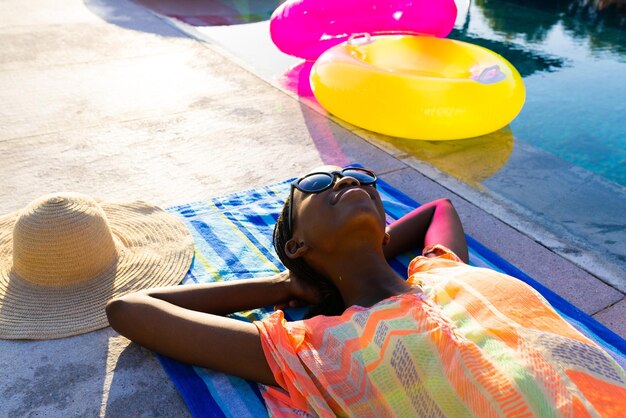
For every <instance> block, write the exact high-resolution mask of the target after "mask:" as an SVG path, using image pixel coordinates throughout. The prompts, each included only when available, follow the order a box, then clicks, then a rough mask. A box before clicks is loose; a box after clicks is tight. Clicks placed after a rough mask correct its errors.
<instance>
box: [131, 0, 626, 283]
mask: <svg viewBox="0 0 626 418" xmlns="http://www.w3.org/2000/svg"><path fill="white" fill-rule="evenodd" d="M137 1H138V2H140V3H143V2H145V1H146V0H137ZM150 3H151V5H152V7H154V4H155V3H154V2H150ZM202 3H203V4H204V6H205V10H204V11H202V12H199V11H198V10H194V11H193V13H188V14H187V16H184V15H181V14H178V15H177V19H178V20H172V22H174V23H175V24H176V25H177V26H178V27H180V28H182V29H183V30H185V31H187V32H188V33H190V34H192V35H194V36H196V37H198V38H201V39H203V40H205V41H207V42H209V43H212V44H214V45H216V46H218V47H219V48H221V49H223V50H224V51H225V52H226V53H228V54H230V55H231V56H232V57H234V59H236V60H238V61H239V62H240V63H241V64H242V65H243V66H245V67H246V68H248V69H250V70H251V71H253V72H255V73H256V74H257V75H259V76H260V77H262V78H264V79H266V80H268V81H270V82H271V83H273V84H275V85H277V86H279V87H281V88H283V89H286V90H289V85H288V83H286V82H285V81H286V80H287V81H289V79H290V78H293V77H294V76H295V77H297V76H298V75H299V73H298V71H301V70H302V68H301V67H298V64H299V63H300V61H299V60H297V59H295V58H293V57H289V56H286V55H284V54H282V53H280V52H279V51H278V50H277V49H276V47H275V46H274V45H273V44H272V43H271V41H270V38H269V31H268V26H269V23H268V21H267V19H268V18H269V15H270V14H271V11H272V10H273V9H274V8H275V7H276V6H277V5H278V4H279V3H280V2H279V1H277V0H266V1H259V0H257V1H247V0H239V1H229V2H227V1H222V2H219V1H217V0H214V1H208V0H206V1H204V2H202ZM162 4H168V2H167V1H165V0H162ZM457 5H458V9H459V13H458V18H457V21H456V25H455V29H454V31H453V32H452V34H451V35H450V36H449V37H450V38H454V39H460V40H464V41H467V42H471V43H475V44H479V45H483V46H485V47H487V48H489V49H491V50H493V51H495V52H497V53H499V54H501V55H503V56H504V57H505V58H507V59H508V60H509V61H510V62H511V63H512V64H513V65H515V66H516V67H517V69H518V70H519V72H520V73H521V75H522V76H523V78H524V82H525V84H526V89H527V99H526V104H525V106H524V108H523V109H522V112H521V113H520V115H519V116H518V117H517V118H516V119H515V120H514V121H513V122H512V123H511V124H510V125H509V126H508V127H506V128H503V129H501V130H500V131H497V132H495V133H493V134H490V135H486V136H484V137H480V138H476V139H470V140H463V141H450V142H440V143H439V142H425V141H412V140H402V139H397V138H390V137H385V136H382V135H377V134H372V133H367V132H361V131H360V130H358V129H357V130H356V132H357V133H361V134H363V136H365V137H366V138H367V139H369V140H371V141H372V142H374V143H377V144H382V145H383V146H385V145H388V146H391V147H393V149H395V150H397V152H398V154H397V155H399V156H400V157H401V158H402V159H403V160H404V161H406V162H407V163H408V164H410V165H413V166H415V167H417V168H419V169H420V170H421V171H422V172H424V173H425V174H427V175H429V176H430V177H432V178H434V179H436V181H438V182H439V183H442V184H444V185H445V186H446V187H448V188H449V189H451V190H453V191H454V192H456V193H458V194H460V195H461V196H463V197H464V198H466V199H468V200H470V201H472V202H473V203H475V204H476V205H478V206H480V207H481V208H483V209H485V210H486V211H488V212H490V213H492V214H494V215H496V216H497V217H499V218H501V219H503V220H504V221H505V222H507V223H509V224H511V225H512V226H514V227H516V228H518V229H520V230H522V231H524V232H525V233H527V234H528V235H530V236H532V237H533V238H534V239H535V240H537V241H540V242H542V243H544V244H545V245H546V246H549V247H550V248H552V249H553V250H554V251H556V252H558V253H560V254H562V255H563V256H565V257H567V258H569V259H571V260H572V261H574V262H575V263H577V264H578V265H580V266H581V267H583V268H585V269H587V270H588V271H590V272H592V273H593V274H595V275H597V276H598V277H600V278H601V279H603V280H604V281H606V282H608V283H610V284H611V285H612V286H614V287H616V288H618V289H620V290H621V291H622V292H626V220H624V218H625V216H624V215H625V214H626V123H625V122H624V119H625V117H626V7H624V6H623V5H622V6H620V5H619V4H612V2H611V0H587V1H580V0H570V1H549V0H548V1H541V0H524V1H521V0H476V1H474V2H471V3H470V1H469V0H457ZM156 11H157V12H160V13H162V14H166V15H168V14H169V15H170V16H173V15H176V13H173V12H169V11H168V10H166V8H165V7H164V6H162V7H161V9H158V8H157V10H156ZM181 21H183V22H186V23H179V22H181ZM216 25H223V26H216ZM293 67H296V69H295V70H293ZM290 68H291V69H292V70H291V71H289V69H290ZM301 93H302V92H301ZM304 94H305V95H306V92H304Z"/></svg>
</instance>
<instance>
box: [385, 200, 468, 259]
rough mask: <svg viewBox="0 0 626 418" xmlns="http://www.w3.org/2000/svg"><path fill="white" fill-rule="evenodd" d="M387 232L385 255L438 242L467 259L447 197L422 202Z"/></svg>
mask: <svg viewBox="0 0 626 418" xmlns="http://www.w3.org/2000/svg"><path fill="white" fill-rule="evenodd" d="M387 233H389V235H390V236H391V239H390V240H389V243H388V244H387V245H386V246H385V247H384V252H385V257H386V258H387V259H390V258H393V257H395V256H396V255H398V254H401V253H403V252H405V251H408V250H410V249H416V248H420V249H421V248H425V247H428V246H431V245H435V244H441V245H444V246H445V247H448V248H449V249H450V250H452V251H453V252H454V253H455V254H456V255H457V256H459V258H460V259H461V260H463V261H464V262H466V263H467V262H468V261H469V254H468V250H467V242H466V240H465V233H464V231H463V225H461V220H460V219H459V215H458V214H457V212H456V210H455V209H454V206H452V203H451V202H450V200H448V199H439V200H435V201H434V202H430V203H426V204H424V205H422V206H420V207H419V208H417V209H415V210H413V211H411V212H410V213H408V214H407V215H405V216H403V217H402V218H400V219H398V220H397V221H395V222H394V223H392V224H391V225H389V227H388V228H387Z"/></svg>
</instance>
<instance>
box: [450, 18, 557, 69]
mask: <svg viewBox="0 0 626 418" xmlns="http://www.w3.org/2000/svg"><path fill="white" fill-rule="evenodd" d="M449 38H452V39H457V40H459V41H464V42H468V43H470V44H475V45H480V46H482V47H485V48H487V49H490V50H492V51H493V52H495V53H497V54H500V55H502V56H503V57H505V58H506V59H507V61H509V62H510V63H511V64H513V66H514V67H515V68H516V69H517V71H518V72H519V73H520V75H521V76H522V77H527V76H529V75H532V74H534V73H536V72H540V71H555V70H557V69H559V68H562V67H563V66H564V65H565V62H566V61H565V60H564V59H563V58H561V57H557V56H551V55H548V54H546V53H543V52H538V51H532V50H530V49H528V48H526V47H522V46H519V45H515V44H511V43H508V42H504V41H498V40H494V39H485V38H482V37H479V36H476V35H472V34H471V33H467V32H464V31H463V30H462V29H461V30H459V29H454V30H453V31H452V33H450V36H449Z"/></svg>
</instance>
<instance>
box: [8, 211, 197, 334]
mask: <svg viewBox="0 0 626 418" xmlns="http://www.w3.org/2000/svg"><path fill="white" fill-rule="evenodd" d="M100 206H101V207H102V209H103V210H104V212H105V214H106V216H107V219H108V221H109V226H110V228H111V231H112V232H113V235H114V239H115V242H116V246H117V249H118V257H117V261H116V262H115V263H113V264H112V265H111V266H110V267H109V268H108V269H107V270H105V271H104V272H102V273H100V274H99V275H98V276H97V277H94V278H91V279H90V280H88V281H85V282H82V283H79V284H75V285H70V286H64V287H46V286H40V285H36V284H33V283H31V282H29V281H28V280H25V279H24V278H21V277H19V276H18V275H17V274H15V272H14V271H13V269H12V252H13V245H12V235H13V225H14V224H15V221H16V219H17V216H18V212H14V213H12V214H9V215H5V216H2V217H0V339H33V340H43V339H54V338H63V337H69V336H72V335H79V334H83V333H86V332H90V331H94V330H97V329H100V328H104V327H106V326H108V325H109V322H108V320H107V317H106V312H105V306H106V303H107V302H108V301H109V300H110V299H112V298H114V297H118V296H122V295H125V294H128V293H132V292H136V291H139V290H142V289H147V288H151V287H160V286H170V285H175V284H178V283H180V282H181V280H182V279H183V278H184V276H185V274H186V273H187V271H188V270H189V267H190V265H191V261H192V259H193V254H194V250H193V238H192V237H191V234H190V233H189V231H188V230H187V229H186V228H185V226H184V225H183V223H182V222H181V221H180V220H179V219H178V218H176V217H175V216H174V215H172V214H170V213H168V212H166V211H164V210H163V209H160V208H158V207H156V206H153V205H149V204H147V203H144V202H133V203H127V204H117V203H102V202H101V203H100Z"/></svg>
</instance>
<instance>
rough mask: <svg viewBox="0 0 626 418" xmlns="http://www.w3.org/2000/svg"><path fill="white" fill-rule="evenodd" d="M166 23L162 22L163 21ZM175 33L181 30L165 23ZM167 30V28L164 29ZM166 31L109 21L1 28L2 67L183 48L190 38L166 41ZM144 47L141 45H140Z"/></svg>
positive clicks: (85, 60)
mask: <svg viewBox="0 0 626 418" xmlns="http://www.w3.org/2000/svg"><path fill="white" fill-rule="evenodd" d="M161 25H162V23H161ZM165 29H166V30H167V31H169V33H170V34H171V36H175V35H178V34H179V33H180V32H178V31H177V30H175V29H173V28H170V27H169V26H165ZM163 32H164V33H166V31H165V30H164V31H163ZM163 36H165V35H164V34H161V35H155V34H151V33H145V32H133V31H123V30H119V31H111V28H110V26H109V25H108V24H106V23H100V22H89V23H84V22H79V23H68V24H64V25H41V26H35V27H33V26H16V27H9V28H0V43H1V44H2V45H3V47H2V49H0V70H15V69H34V68H49V67H56V66H60V65H67V64H79V63H94V62H102V61H107V60H111V59H119V58H130V57H138V56H146V55H155V54H163V53H167V52H176V51H180V49H181V48H184V47H185V46H188V45H189V44H190V40H189V39H187V38H181V39H178V40H172V41H171V42H166V43H164V42H162V37H163ZM139 44H140V45H141V48H138V47H137V46H138V45H139Z"/></svg>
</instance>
